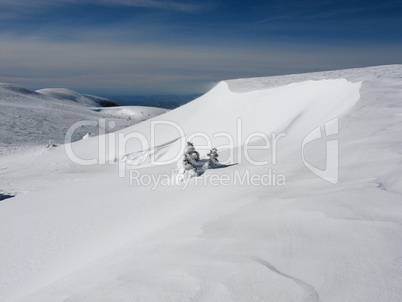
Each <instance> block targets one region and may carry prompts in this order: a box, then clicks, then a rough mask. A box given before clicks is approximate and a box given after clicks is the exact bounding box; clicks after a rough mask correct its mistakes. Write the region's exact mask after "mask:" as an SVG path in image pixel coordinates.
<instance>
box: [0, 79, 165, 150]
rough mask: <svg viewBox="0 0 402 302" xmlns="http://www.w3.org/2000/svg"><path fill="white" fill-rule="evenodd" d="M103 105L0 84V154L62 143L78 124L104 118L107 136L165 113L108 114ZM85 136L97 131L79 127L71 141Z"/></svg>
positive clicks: (71, 94) (138, 109)
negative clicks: (72, 127) (108, 133)
mask: <svg viewBox="0 0 402 302" xmlns="http://www.w3.org/2000/svg"><path fill="white" fill-rule="evenodd" d="M107 101H108V100H107V99H104V98H101V97H95V96H88V95H82V94H79V93H76V92H74V91H71V90H68V89H42V90H38V91H31V90H29V89H26V88H24V87H20V86H17V85H13V84H0V108H1V110H0V154H4V153H8V152H10V151H15V150H20V149H26V148H28V149H32V147H36V146H38V145H41V146H44V145H46V144H48V142H49V140H51V141H52V142H53V143H56V144H60V143H63V142H64V137H65V135H66V132H67V130H68V129H69V128H70V127H71V126H72V125H73V124H75V123H77V122H80V121H94V122H98V121H99V119H102V118H104V119H106V121H105V123H104V127H103V129H102V131H105V132H106V133H107V132H110V131H116V130H119V129H122V128H124V127H127V126H130V125H133V124H135V123H138V122H141V121H143V120H146V119H148V118H150V117H153V116H156V115H158V114H162V113H165V112H166V110H164V109H160V108H153V107H148V108H146V110H147V114H144V115H142V114H141V112H144V107H128V108H127V112H126V113H123V112H122V110H124V109H122V108H124V107H118V108H120V109H110V110H107V109H104V108H103V107H99V103H100V102H103V103H105V102H107ZM118 111H119V112H118ZM110 122H113V123H112V124H109V123H110ZM109 125H111V126H113V127H110V126H109ZM101 126H102V125H101ZM86 133H92V134H93V135H97V134H99V127H95V126H90V125H86V124H85V123H83V125H82V127H79V128H78V129H77V130H76V131H75V132H74V135H73V140H79V139H81V138H82V137H83V136H84V135H85V134H86Z"/></svg>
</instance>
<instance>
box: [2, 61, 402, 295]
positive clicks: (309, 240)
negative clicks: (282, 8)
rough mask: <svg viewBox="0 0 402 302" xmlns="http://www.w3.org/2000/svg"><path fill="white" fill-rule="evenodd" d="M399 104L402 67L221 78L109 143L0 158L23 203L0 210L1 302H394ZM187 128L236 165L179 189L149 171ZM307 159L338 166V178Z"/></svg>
mask: <svg viewBox="0 0 402 302" xmlns="http://www.w3.org/2000/svg"><path fill="white" fill-rule="evenodd" d="M401 99H402V65H391V66H379V67H372V68H363V69H350V70H344V71H333V72H322V73H311V74H300V75H290V76H281V77H268V78H256V79H240V80H230V81H224V82H221V83H219V84H218V85H217V86H216V87H215V88H214V89H212V90H211V91H210V92H208V93H207V94H205V95H204V96H202V97H200V98H199V99H197V100H195V101H193V102H191V103H189V104H187V105H185V106H183V107H180V108H178V109H176V110H173V111H171V112H169V113H166V114H164V115H161V116H158V117H155V118H152V119H150V120H148V121H145V122H143V123H140V124H138V125H134V126H131V127H128V128H125V129H122V130H120V131H118V132H117V133H114V134H109V135H106V136H102V137H98V138H89V139H86V140H82V141H78V142H75V143H73V144H72V145H68V146H66V147H67V149H65V146H59V147H57V148H52V149H48V150H37V151H35V152H31V153H17V154H8V155H4V156H2V158H1V160H0V173H1V174H0V177H1V182H0V184H1V187H0V189H1V190H2V191H3V192H4V193H14V194H17V196H16V197H13V198H8V199H4V200H2V201H0V224H1V225H0V238H1V243H0V244H1V249H0V271H1V272H2V273H1V274H0V292H1V293H2V295H1V296H0V301H190V300H194V301H249V300H250V301H399V300H400V297H401V296H402V282H401V279H402V260H401V259H402V237H401V236H400V234H401V231H402V229H401V226H402V198H401V195H402V182H401V173H400V171H402V169H401V168H402V167H401V165H402V160H401V156H402V154H401V151H400V150H401V137H402V123H401V117H402V112H401V107H402V103H401ZM239 121H240V125H239ZM334 121H336V122H334ZM337 125H338V126H339V127H335V126H337ZM152 129H153V130H154V132H153V130H152ZM315 129H319V130H315ZM181 130H182V132H180V131H181ZM320 130H321V131H320ZM256 132H259V133H260V134H259V136H258V137H257V138H256V139H255V140H253V141H251V142H250V141H248V140H247V137H248V136H249V135H250V134H252V133H256ZM152 133H154V134H155V137H154V140H152V138H153V137H152ZM194 133H198V137H193V138H190V139H191V140H192V141H193V142H194V143H195V147H196V148H197V149H198V150H200V151H201V152H200V153H201V157H202V158H205V155H206V152H207V148H203V146H205V145H206V144H205V142H206V141H207V140H211V143H212V144H213V145H214V146H216V147H218V150H219V153H220V159H221V161H223V162H225V163H227V164H236V165H231V166H227V167H225V168H221V169H210V170H207V171H206V172H205V173H204V174H203V175H201V176H199V177H194V178H192V179H190V180H189V181H188V182H185V183H180V184H179V185H177V184H175V182H174V181H172V180H174V179H175V177H174V169H175V167H176V163H175V162H172V163H169V164H163V165H159V164H160V163H161V162H162V161H167V160H169V159H172V158H174V157H175V155H176V154H177V152H180V151H181V150H182V145H181V143H182V142H183V143H184V142H185V141H186V139H188V138H189V136H191V135H192V134H194ZM274 133H275V134H277V135H280V134H285V135H286V136H282V137H281V138H280V140H278V141H277V146H276V147H274V145H273V140H272V138H273V134H274ZM262 134H266V135H267V137H268V138H269V139H271V140H270V148H269V149H268V148H265V149H261V150H253V151H252V152H250V153H249V154H248V157H247V155H246V154H245V152H244V148H243V147H244V146H250V145H253V144H254V145H255V144H257V145H259V146H261V145H264V144H263V143H264V140H263V139H262V138H263V135H262ZM129 135H131V136H132V137H131V139H130V140H128V142H127V143H126V144H125V149H124V152H121V154H120V155H119V153H118V152H113V146H118V145H119V144H118V142H116V141H115V140H116V139H117V138H120V139H121V138H128V136H129ZM320 136H321V139H320ZM325 136H328V137H327V138H326V137H325ZM231 138H233V142H232V143H231V144H230V142H231ZM148 140H151V142H149V146H146V144H147V141H148ZM334 141H336V142H337V145H335V144H333V142H334ZM102 142H106V145H107V148H106V149H107V151H106V152H103V151H102V149H99V146H100V145H102ZM305 142H308V144H305V145H304V143H305ZM265 143H266V141H265ZM338 145H339V153H336V151H337V150H338V148H336V146H338ZM327 146H328V148H327ZM69 147H71V148H72V150H73V151H74V154H75V156H78V157H80V158H82V159H95V158H97V157H99V158H98V160H100V162H102V161H105V164H97V165H90V166H82V165H78V164H75V163H73V162H72V161H71V158H69V157H68V156H67V155H66V150H67V151H68V148H69ZM99 150H101V152H99ZM334 152H335V153H334ZM333 154H335V155H337V156H332V155H333ZM153 157H154V159H156V160H157V162H156V163H152V161H151V160H152V159H153ZM107 159H109V160H110V161H107ZM303 159H304V160H305V161H306V162H308V163H309V164H310V165H313V166H317V167H319V168H320V169H321V170H323V171H324V170H325V168H328V169H330V168H333V167H334V163H336V162H337V161H338V164H337V165H336V166H337V167H338V169H337V171H339V180H338V183H337V184H331V183H329V182H328V181H326V180H324V179H322V177H318V176H317V175H315V174H314V173H312V171H311V167H312V166H308V165H306V164H305V163H304V162H303ZM326 159H329V161H326ZM252 161H254V163H253V162H252ZM263 161H268V163H264V164H263V165H258V163H261V162H263ZM256 162H258V163H256ZM123 164H126V166H125V167H124V168H125V170H124V171H125V172H126V175H125V177H118V175H119V174H118V168H119V167H120V168H122V166H123ZM128 164H131V165H128ZM308 167H310V169H309V168H308ZM172 171H173V172H172ZM315 171H316V170H315ZM316 172H317V171H316ZM245 175H246V176H247V175H249V176H250V178H251V177H254V178H253V179H254V180H251V179H249V182H247V180H246V181H244V182H243V183H241V181H242V179H247V177H245ZM269 175H271V178H270V179H269V177H268V176H269ZM130 176H131V177H130ZM332 176H333V174H332ZM239 177H240V178H239ZM244 177H245V178H244ZM261 178H263V180H262V181H259V180H258V179H260V180H261ZM273 178H276V179H275V180H274V179H273ZM279 178H281V179H282V180H283V179H284V180H285V182H283V181H282V182H278V181H277V180H278V179H279ZM324 178H325V177H324ZM163 180H166V181H165V182H163Z"/></svg>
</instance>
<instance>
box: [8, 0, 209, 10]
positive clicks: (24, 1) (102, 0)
mask: <svg viewBox="0 0 402 302" xmlns="http://www.w3.org/2000/svg"><path fill="white" fill-rule="evenodd" d="M65 4H79V5H83V4H91V5H103V6H116V5H117V6H127V7H143V8H154V9H161V10H175V11H181V12H186V13H197V12H204V11H208V10H210V9H213V8H214V7H216V5H215V4H214V3H213V2H211V1H204V2H198V1H177V0H176V1H159V0H59V1H56V0H18V1H15V0H0V8H2V9H7V8H9V9H15V10H20V11H22V10H24V9H30V10H33V11H38V10H41V9H43V8H52V7H57V6H60V5H65ZM33 11H32V12H33Z"/></svg>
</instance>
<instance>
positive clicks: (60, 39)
mask: <svg viewBox="0 0 402 302" xmlns="http://www.w3.org/2000/svg"><path fill="white" fill-rule="evenodd" d="M401 53H402V0H401V1H393V0H384V1H370V0H368V1H358V0H349V1H343V0H340V1H326V0H321V1H313V0H306V1H276V0H274V1H218V0H216V1H212V0H204V1H181V0H177V1H159V0H109V1H107V0H0V66H1V69H0V82H10V83H15V84H19V85H22V86H25V87H28V88H32V89H38V88H45V87H67V88H71V89H75V90H78V91H80V92H85V93H94V94H98V95H113V94H120V95H128V94H133V95H156V94H192V93H203V92H205V91H206V90H208V89H209V88H211V87H212V86H213V85H214V84H215V83H216V82H217V81H219V80H224V79H230V78H241V77H254V76H269V75H277V74H289V73H300V72H310V71H321V70H333V69H342V68H351V67H364V66H373V65H382V64H395V63H402V55H401Z"/></svg>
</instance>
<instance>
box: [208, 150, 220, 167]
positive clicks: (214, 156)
mask: <svg viewBox="0 0 402 302" xmlns="http://www.w3.org/2000/svg"><path fill="white" fill-rule="evenodd" d="M207 155H208V156H209V158H208V161H207V162H206V163H205V168H208V169H209V168H215V167H216V166H218V165H219V160H218V157H219V154H218V150H217V149H216V148H212V149H211V150H210V151H209V153H208V154H207Z"/></svg>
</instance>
